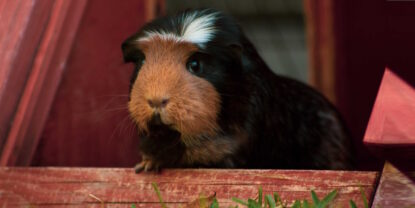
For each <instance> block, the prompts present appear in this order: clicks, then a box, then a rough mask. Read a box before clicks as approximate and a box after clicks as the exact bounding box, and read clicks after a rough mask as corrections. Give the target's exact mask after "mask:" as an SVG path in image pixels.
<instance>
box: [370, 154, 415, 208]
mask: <svg viewBox="0 0 415 208" xmlns="http://www.w3.org/2000/svg"><path fill="white" fill-rule="evenodd" d="M414 196H415V171H408V172H401V171H400V170H398V169H397V168H396V167H394V166H393V165H392V164H391V163H389V162H386V163H385V166H384V168H383V171H382V176H381V178H380V182H379V185H378V188H377V190H376V194H375V197H374V199H373V204H372V207H374V208H377V207H415V197H414Z"/></svg>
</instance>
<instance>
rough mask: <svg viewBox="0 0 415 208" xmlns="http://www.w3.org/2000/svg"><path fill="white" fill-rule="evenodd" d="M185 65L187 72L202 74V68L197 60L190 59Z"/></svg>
mask: <svg viewBox="0 0 415 208" xmlns="http://www.w3.org/2000/svg"><path fill="white" fill-rule="evenodd" d="M186 65H187V70H189V72H191V73H193V74H198V73H200V72H202V66H201V64H200V62H199V60H197V59H190V60H189V61H188V62H187V64H186Z"/></svg>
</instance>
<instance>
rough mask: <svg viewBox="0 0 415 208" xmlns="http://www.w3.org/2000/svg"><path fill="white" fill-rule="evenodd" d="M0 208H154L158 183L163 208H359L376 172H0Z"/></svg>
mask: <svg viewBox="0 0 415 208" xmlns="http://www.w3.org/2000/svg"><path fill="white" fill-rule="evenodd" d="M0 178H1V180H0V206H1V207H4V206H6V207H8V206H13V205H15V206H58V205H61V206H64V205H72V206H73V205H79V206H85V205H89V206H102V205H105V206H108V205H111V206H121V205H124V206H127V205H128V206H131V204H133V203H135V204H136V205H137V207H160V204H159V203H158V198H157V196H156V194H155V192H154V190H153V188H152V186H151V183H152V182H155V183H157V184H158V186H159V189H160V192H161V194H162V196H163V199H164V201H165V202H167V204H168V205H169V207H178V206H180V205H183V204H185V203H187V202H190V201H192V200H194V199H196V198H197V197H199V196H200V195H201V194H203V195H204V196H207V195H210V194H213V193H216V197H217V198H218V201H219V203H220V205H221V207H222V206H223V207H228V205H231V204H233V203H232V201H231V198H232V197H239V198H244V199H247V198H255V197H256V196H257V193H258V187H259V186H261V187H262V188H263V190H264V193H265V194H271V193H272V192H278V194H279V195H280V196H281V198H282V199H283V200H286V201H287V202H288V203H290V202H292V201H293V200H295V199H308V200H310V201H311V195H310V191H311V190H315V192H316V193H317V195H318V196H319V197H323V196H324V195H326V194H327V193H329V192H330V191H332V190H333V189H337V190H338V196H337V198H336V199H335V204H337V205H342V206H343V207H348V203H349V200H351V199H352V200H354V201H355V202H356V204H357V205H358V207H363V201H362V198H361V193H360V187H361V188H363V190H364V192H365V194H366V196H367V197H368V198H369V199H370V198H371V196H372V195H373V193H374V188H375V184H376V182H377V178H378V173H377V172H358V171H309V170H217V169H169V170H163V172H162V173H160V174H155V173H141V174H135V173H134V172H133V169H126V168H15V167H13V168H7V167H3V168H0Z"/></svg>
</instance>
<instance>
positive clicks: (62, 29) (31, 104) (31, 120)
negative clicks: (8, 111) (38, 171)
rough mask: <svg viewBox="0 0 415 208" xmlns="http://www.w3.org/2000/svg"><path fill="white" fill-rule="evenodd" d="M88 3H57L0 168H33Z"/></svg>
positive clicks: (78, 0)
mask: <svg viewBox="0 0 415 208" xmlns="http://www.w3.org/2000/svg"><path fill="white" fill-rule="evenodd" d="M86 3H87V1H84V0H62V1H54V2H53V6H52V8H51V14H50V17H49V21H48V23H47V25H46V28H45V31H44V33H43V34H42V38H41V41H40V44H39V46H38V50H37V51H36V53H35V54H34V55H33V56H34V61H33V65H32V66H31V69H30V74H29V77H28V79H27V82H26V84H25V86H24V90H23V92H22V93H23V94H22V97H21V98H20V101H19V104H18V105H17V109H16V114H15V116H14V119H13V125H12V126H11V128H10V131H9V133H8V136H7V139H6V142H5V145H4V149H3V152H2V155H1V160H0V165H2V166H4V165H29V164H30V162H31V158H32V156H33V154H34V152H35V150H36V147H37V143H38V140H39V137H40V134H41V133H42V130H43V126H44V123H45V120H46V118H47V116H48V113H49V110H50V106H51V103H52V101H53V98H54V95H55V93H56V90H57V88H58V85H59V83H60V80H61V77H62V74H63V71H64V69H65V65H66V60H67V58H68V55H69V52H70V49H71V48H72V42H73V40H74V37H75V34H76V31H77V28H78V25H79V22H80V20H81V17H82V14H83V11H84V8H85V5H86ZM2 112H3V109H2Z"/></svg>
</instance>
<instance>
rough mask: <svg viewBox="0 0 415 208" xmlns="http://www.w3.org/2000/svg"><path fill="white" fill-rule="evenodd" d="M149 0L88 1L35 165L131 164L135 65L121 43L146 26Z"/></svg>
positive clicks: (136, 156)
mask: <svg viewBox="0 0 415 208" xmlns="http://www.w3.org/2000/svg"><path fill="white" fill-rule="evenodd" d="M147 3H148V2H147V1H134V0H126V1H113V0H90V1H89V3H88V5H87V7H86V10H85V13H84V17H83V19H82V21H81V24H80V27H79V31H78V35H77V37H76V39H75V41H74V43H73V50H72V51H71V53H70V55H69V60H68V62H67V64H66V70H65V72H64V76H63V78H62V82H61V84H60V86H59V88H58V91H57V94H56V97H55V100H54V102H53V104H52V108H51V111H50V115H49V117H48V119H47V121H46V125H45V129H44V131H43V133H42V135H41V137H40V141H39V145H38V149H37V152H36V154H35V159H34V161H33V163H32V164H33V165H41V166H51V165H53V166H133V165H134V164H135V163H136V162H138V161H139V159H140V155H139V151H138V138H137V136H136V133H135V129H134V124H133V123H132V121H131V120H130V118H129V115H128V113H127V108H126V106H127V102H128V90H129V82H130V76H131V74H132V70H133V66H132V65H127V64H124V63H123V57H122V52H121V43H122V41H124V40H125V39H126V38H127V37H128V36H129V35H131V34H132V33H134V32H135V31H137V30H138V29H139V27H140V26H141V25H143V24H144V22H145V20H146V19H145V17H146V11H145V8H146V7H145V5H146V4H147Z"/></svg>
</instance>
